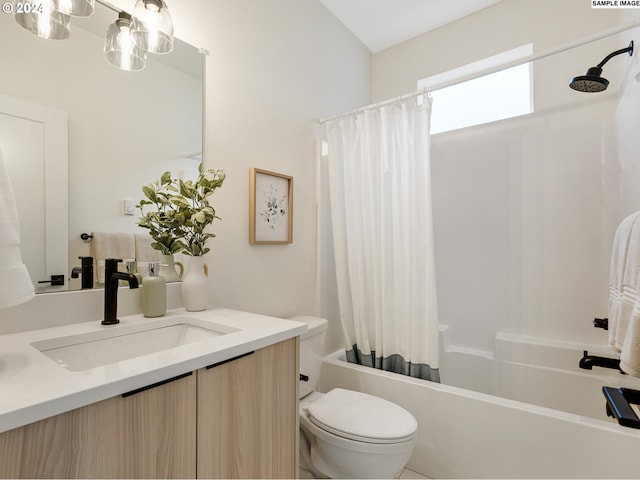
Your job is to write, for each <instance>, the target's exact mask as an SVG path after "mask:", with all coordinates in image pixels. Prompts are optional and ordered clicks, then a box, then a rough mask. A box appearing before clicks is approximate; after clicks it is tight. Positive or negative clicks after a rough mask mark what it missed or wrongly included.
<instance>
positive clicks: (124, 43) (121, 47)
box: [104, 12, 147, 72]
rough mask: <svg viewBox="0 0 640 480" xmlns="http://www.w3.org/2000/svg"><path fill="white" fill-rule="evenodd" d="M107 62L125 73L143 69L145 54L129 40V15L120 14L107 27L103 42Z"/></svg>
mask: <svg viewBox="0 0 640 480" xmlns="http://www.w3.org/2000/svg"><path fill="white" fill-rule="evenodd" d="M104 54H105V58H106V59H107V62H109V63H110V64H111V65H113V66H114V67H118V68H120V69H122V70H127V71H131V72H132V71H138V70H142V69H143V68H144V67H145V62H146V59H147V54H146V53H145V52H144V50H142V49H141V48H140V47H138V46H137V45H136V44H135V42H134V41H133V39H132V38H131V15H129V14H128V13H126V12H120V13H119V14H118V19H117V20H116V21H115V22H113V23H112V24H111V25H109V28H108V29H107V36H106V38H105V41H104Z"/></svg>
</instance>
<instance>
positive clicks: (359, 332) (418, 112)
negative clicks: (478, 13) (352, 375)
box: [326, 97, 439, 381]
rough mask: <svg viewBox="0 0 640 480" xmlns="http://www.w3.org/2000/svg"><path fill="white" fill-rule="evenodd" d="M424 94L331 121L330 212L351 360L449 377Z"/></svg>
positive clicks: (430, 377)
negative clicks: (444, 363) (441, 351)
mask: <svg viewBox="0 0 640 480" xmlns="http://www.w3.org/2000/svg"><path fill="white" fill-rule="evenodd" d="M420 100H422V101H420ZM420 100H419V99H418V98H417V97H414V98H411V99H409V100H403V101H396V102H393V103H392V104H390V105H386V106H382V107H379V108H368V109H365V111H364V112H362V113H360V114H357V115H355V116H349V117H347V118H343V119H337V120H334V121H329V122H327V124H326V130H327V140H328V144H329V149H328V179H329V196H330V216H331V228H332V231H333V251H334V256H335V265H336V267H335V268H336V276H337V289H338V303H339V310H340V317H341V320H342V325H343V331H344V340H345V347H346V350H347V357H348V359H349V361H352V362H356V363H361V364H363V365H368V366H372V367H376V368H381V369H383V370H389V371H394V372H397V373H402V374H405V375H410V376H413V377H418V378H424V379H427V380H432V381H439V372H438V313H437V302H436V285H435V266H434V250H433V221H432V209H431V173H430V170H431V169H430V158H429V122H430V115H431V99H430V98H429V97H424V98H422V99H420Z"/></svg>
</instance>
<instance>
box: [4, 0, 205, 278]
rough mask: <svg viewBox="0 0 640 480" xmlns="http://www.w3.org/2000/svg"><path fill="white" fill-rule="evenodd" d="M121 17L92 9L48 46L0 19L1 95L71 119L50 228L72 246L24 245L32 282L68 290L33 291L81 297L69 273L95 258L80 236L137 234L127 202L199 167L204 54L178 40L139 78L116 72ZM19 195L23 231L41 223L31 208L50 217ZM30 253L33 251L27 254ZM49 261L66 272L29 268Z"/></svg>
mask: <svg viewBox="0 0 640 480" xmlns="http://www.w3.org/2000/svg"><path fill="white" fill-rule="evenodd" d="M117 17H118V13H117V11H115V10H114V9H112V8H111V7H110V6H108V5H107V4H100V3H96V13H95V14H94V15H93V16H92V17H89V18H73V19H72V25H71V35H70V37H69V38H68V39H66V40H45V39H42V38H39V37H37V36H35V35H33V34H32V33H30V32H28V31H27V30H25V29H23V28H22V27H20V26H19V25H18V24H17V23H16V22H15V20H14V18H13V15H9V14H3V15H0V32H2V40H3V44H4V45H7V46H8V45H13V47H12V48H5V49H2V50H1V51H0V63H1V64H2V65H3V75H2V76H0V94H2V95H5V96H9V97H14V98H16V99H19V100H26V101H29V102H33V103H36V104H40V105H42V106H43V107H46V108H54V109H58V110H60V111H63V112H66V114H67V117H68V184H69V185H68V221H67V219H66V218H64V216H63V215H59V214H58V215H56V218H53V219H49V220H48V221H49V224H48V225H49V226H48V227H47V228H49V229H58V230H60V231H63V232H64V233H65V238H68V242H66V241H63V242H59V241H58V242H56V243H58V245H55V246H51V245H47V242H45V240H44V238H35V236H36V235H37V236H38V237H41V234H36V233H33V232H32V230H33V229H31V228H28V227H25V228H24V229H23V236H24V235H28V238H25V239H24V240H23V242H22V243H23V257H25V263H27V265H28V268H30V273H31V275H32V279H33V280H34V282H38V281H41V280H46V279H48V278H49V277H50V275H55V274H62V275H64V277H65V285H64V286H61V287H60V286H58V287H55V286H54V287H50V286H48V285H46V284H44V286H43V284H40V285H39V286H38V291H57V290H66V289H78V288H80V280H69V276H70V275H69V274H70V272H71V269H72V268H73V267H74V266H76V265H79V264H80V260H78V257H80V256H89V255H90V254H91V244H90V242H89V241H85V240H82V239H81V238H80V235H81V234H82V233H83V232H87V233H91V232H93V231H104V232H134V231H138V230H140V229H139V227H137V219H138V213H139V212H137V211H135V212H134V215H126V214H125V212H124V202H125V200H128V201H130V202H131V201H133V202H135V203H137V202H138V200H140V199H141V198H142V192H141V188H142V186H143V185H146V184H148V183H150V182H152V181H153V180H155V179H157V178H159V177H160V175H161V174H162V172H164V171H166V170H171V171H172V172H174V173H175V174H176V175H180V174H183V173H184V174H185V175H187V176H188V175H189V174H190V173H189V172H193V171H195V170H196V169H197V166H198V163H199V162H200V160H201V159H202V124H203V122H202V117H203V108H202V103H203V71H204V55H203V54H202V52H201V51H200V50H198V49H197V48H195V47H193V46H191V45H188V44H186V43H184V42H181V41H180V40H178V39H176V43H175V46H174V50H173V51H172V52H171V53H169V54H166V55H152V54H149V55H148V56H147V61H146V66H145V68H144V70H142V71H138V72H127V71H123V70H120V69H118V68H116V67H114V66H112V65H110V64H109V63H107V61H106V60H105V58H104V41H105V34H106V31H107V28H108V26H109V24H111V23H113V22H114V21H115V20H116V19H117ZM3 135H4V136H5V139H6V137H7V134H6V133H3V132H2V131H0V147H2V143H3ZM5 142H6V140H5ZM43 168H44V169H45V171H44V172H39V173H36V172H33V173H34V178H37V176H38V175H46V171H47V168H50V167H48V166H47V165H46V164H45V165H43ZM51 168H53V167H51ZM25 174H26V175H31V172H23V173H22V175H23V176H24V175H25ZM16 175H18V174H16ZM34 185H35V184H34ZM21 189H22V187H21ZM19 196H20V197H21V198H20V199H18V201H20V202H22V205H21V206H19V210H20V209H22V210H23V211H26V212H27V213H25V214H21V217H22V218H21V223H24V224H25V225H27V224H28V223H29V222H30V221H33V219H34V218H36V215H38V213H37V212H36V211H35V210H34V211H31V210H29V209H30V207H31V204H33V205H34V206H35V204H36V203H37V204H38V207H37V208H38V209H39V210H44V211H45V212H47V210H49V211H50V210H51V209H52V205H46V202H45V205H44V206H43V204H42V202H43V199H42V198H41V197H42V194H39V195H36V194H35V192H34V195H30V194H27V195H24V192H21V194H20V195H19ZM25 201H26V202H27V205H25V204H24V202H25ZM47 213H48V212H47ZM45 214H46V213H45ZM42 230H44V227H43V228H42ZM58 238H60V237H58ZM60 243H62V245H61V244H60ZM27 246H28V248H29V249H30V251H24V249H25V248H27ZM55 248H57V249H58V250H57V253H56V251H55ZM52 249H53V250H52ZM43 252H46V253H43ZM46 256H50V257H51V258H54V257H57V258H58V259H59V258H62V257H63V256H64V257H67V258H68V262H66V267H65V270H64V271H58V270H60V269H61V268H60V266H59V265H57V266H56V271H51V269H50V268H47V267H46V266H43V267H42V270H43V271H34V272H33V273H32V272H31V269H32V267H30V266H29V262H30V261H31V259H37V263H38V264H42V263H43V260H42V258H43V257H46ZM44 263H46V261H45V262H44ZM43 276H44V278H41V277H43Z"/></svg>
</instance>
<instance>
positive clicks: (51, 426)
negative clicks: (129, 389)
mask: <svg viewBox="0 0 640 480" xmlns="http://www.w3.org/2000/svg"><path fill="white" fill-rule="evenodd" d="M195 409H196V376H195V375H189V376H187V377H184V378H181V379H179V380H175V381H172V382H170V383H166V384H163V385H160V386H156V387H155V388H150V389H148V390H144V391H142V392H139V393H136V394H133V395H128V396H126V397H123V396H117V397H113V398H110V399H108V400H104V401H101V402H97V403H94V404H91V405H87V406H86V407H82V408H78V409H76V410H71V411H69V412H66V413H63V414H60V415H56V416H55V417H50V418H47V419H45V420H41V421H39V422H35V423H31V424H29V425H26V426H24V427H21V428H17V429H14V430H9V431H8V432H4V433H2V434H0V474H1V475H0V476H2V477H3V478H166V477H181V478H189V477H190V478H193V477H194V476H195V459H196V456H195V454H196V445H195V432H196V417H195V415H194V414H193V412H194V411H195Z"/></svg>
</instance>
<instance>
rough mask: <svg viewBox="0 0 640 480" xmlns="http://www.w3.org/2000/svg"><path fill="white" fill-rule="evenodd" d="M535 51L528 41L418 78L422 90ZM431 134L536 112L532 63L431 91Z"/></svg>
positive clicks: (419, 87)
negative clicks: (498, 52) (520, 45)
mask: <svg viewBox="0 0 640 480" xmlns="http://www.w3.org/2000/svg"><path fill="white" fill-rule="evenodd" d="M532 53H533V45H532V44H528V45H524V46H522V47H518V48H514V49H513V50H509V51H507V52H503V53H500V54H498V55H494V56H492V57H489V58H485V59H484V60H479V61H477V62H473V63H470V64H468V65H465V66H463V67H460V68H456V69H453V70H449V71H447V72H443V73H439V74H437V75H433V76H431V77H427V78H424V79H422V80H419V81H418V89H423V88H429V87H431V86H435V85H438V84H442V83H443V82H448V81H452V80H455V79H456V78H461V77H464V76H467V75H472V74H474V73H477V72H480V71H482V70H486V69H489V68H493V67H498V66H500V65H504V64H506V63H508V62H511V61H514V60H518V59H521V58H525V57H527V56H529V55H531V54H532ZM431 96H432V98H433V111H432V112H431V133H440V132H447V131H450V130H456V129H459V128H464V127H470V126H472V125H480V124H483V123H489V122H494V121H496V120H503V119H505V118H512V117H517V116H519V115H525V114H527V113H531V112H533V82H532V75H531V64H530V63H525V64H523V65H518V66H516V67H511V68H507V69H505V70H502V71H499V72H496V73H492V74H489V75H484V76H482V77H479V78H474V79H472V80H468V81H466V82H462V83H458V84H456V85H452V86H450V87H445V88H440V89H437V90H433V91H432V92H431Z"/></svg>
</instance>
